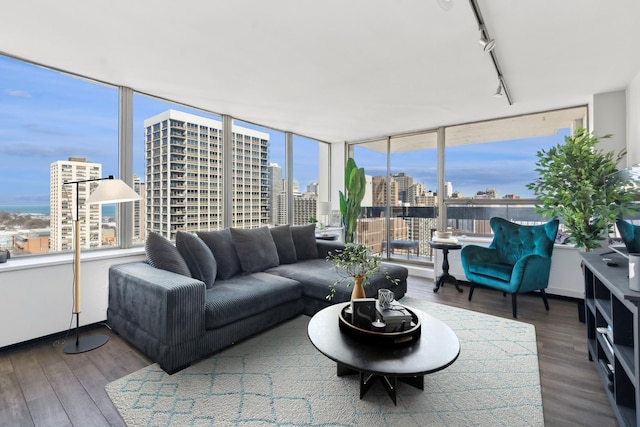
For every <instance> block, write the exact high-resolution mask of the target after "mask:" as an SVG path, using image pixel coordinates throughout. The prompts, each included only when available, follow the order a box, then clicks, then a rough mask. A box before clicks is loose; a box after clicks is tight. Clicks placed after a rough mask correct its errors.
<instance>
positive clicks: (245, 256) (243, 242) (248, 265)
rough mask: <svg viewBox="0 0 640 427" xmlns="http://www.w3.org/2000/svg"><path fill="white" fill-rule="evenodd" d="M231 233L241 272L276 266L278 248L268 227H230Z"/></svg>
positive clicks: (254, 271) (255, 271) (253, 271)
mask: <svg viewBox="0 0 640 427" xmlns="http://www.w3.org/2000/svg"><path fill="white" fill-rule="evenodd" d="M231 235H232V236H233V243H234V244H235V246H236V251H237V252H238V258H240V265H241V266H242V271H243V272H245V273H257V272H258V271H264V270H266V269H267V268H271V267H277V266H278V264H279V262H280V260H279V259H278V249H276V244H275V243H274V242H273V237H271V233H270V232H269V228H268V227H260V228H247V229H243V228H231Z"/></svg>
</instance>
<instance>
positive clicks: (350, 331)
mask: <svg viewBox="0 0 640 427" xmlns="http://www.w3.org/2000/svg"><path fill="white" fill-rule="evenodd" d="M404 308H405V309H406V310H407V311H408V312H409V313H411V318H412V320H413V323H414V326H412V327H410V328H409V329H406V330H404V331H401V332H378V331H372V330H369V329H364V328H360V327H358V326H355V325H354V324H353V323H351V313H350V310H351V307H350V305H349V304H346V305H345V306H344V307H343V308H342V310H340V315H339V316H338V324H339V326H340V330H341V331H342V333H344V334H346V335H349V336H350V337H353V338H355V339H358V340H362V341H367V342H370V343H372V344H380V345H385V346H404V345H409V344H412V343H414V342H416V341H417V340H418V339H419V338H420V333H421V329H422V322H420V317H418V315H417V314H415V313H414V312H413V311H412V310H411V309H410V308H408V307H404ZM347 310H348V311H349V313H345V312H346V311H347Z"/></svg>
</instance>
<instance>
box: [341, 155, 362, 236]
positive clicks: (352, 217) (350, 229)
mask: <svg viewBox="0 0 640 427" xmlns="http://www.w3.org/2000/svg"><path fill="white" fill-rule="evenodd" d="M366 186H367V181H366V179H365V176H364V169H363V168H358V166H356V162H355V160H353V159H352V158H349V160H347V165H346V167H345V171H344V189H345V193H346V194H345V193H343V192H342V191H340V194H339V195H340V213H341V214H342V225H343V226H344V241H345V242H346V243H353V242H354V235H355V232H356V228H357V226H358V218H359V217H360V210H361V207H360V203H362V199H363V198H364V192H365V190H366Z"/></svg>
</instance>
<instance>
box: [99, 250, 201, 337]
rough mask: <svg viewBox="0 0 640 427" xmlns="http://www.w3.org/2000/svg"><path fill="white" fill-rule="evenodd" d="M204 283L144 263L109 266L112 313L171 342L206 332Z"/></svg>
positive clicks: (150, 333)
mask: <svg viewBox="0 0 640 427" xmlns="http://www.w3.org/2000/svg"><path fill="white" fill-rule="evenodd" d="M205 289H206V286H205V284H204V282H201V281H200V280H197V279H193V278H191V277H187V276H183V275H180V274H176V273H172V272H170V271H165V270H160V269H157V268H154V267H152V266H151V265H149V264H147V263H144V262H134V263H128V264H119V265H114V266H112V267H111V268H110V269H109V312H112V313H114V314H117V315H118V316H120V317H121V318H124V319H127V322H128V323H129V325H131V326H133V327H135V328H139V329H141V330H143V331H144V332H146V333H147V334H149V335H151V336H153V337H155V338H156V339H157V340H158V341H159V342H162V343H165V344H167V345H174V344H176V343H180V342H185V341H188V340H190V339H193V338H196V337H198V336H201V335H203V334H204V332H205Z"/></svg>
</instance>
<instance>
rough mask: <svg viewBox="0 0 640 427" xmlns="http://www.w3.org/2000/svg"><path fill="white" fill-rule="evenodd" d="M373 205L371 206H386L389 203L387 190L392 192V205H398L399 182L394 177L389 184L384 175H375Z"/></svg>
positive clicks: (373, 179)
mask: <svg viewBox="0 0 640 427" xmlns="http://www.w3.org/2000/svg"><path fill="white" fill-rule="evenodd" d="M371 187H372V195H371V198H372V205H371V206H386V205H387V191H389V192H390V193H391V206H398V201H399V197H398V184H397V183H396V181H395V180H394V179H391V182H390V184H389V185H387V178H386V177H384V176H374V177H373V178H372V184H371Z"/></svg>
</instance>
